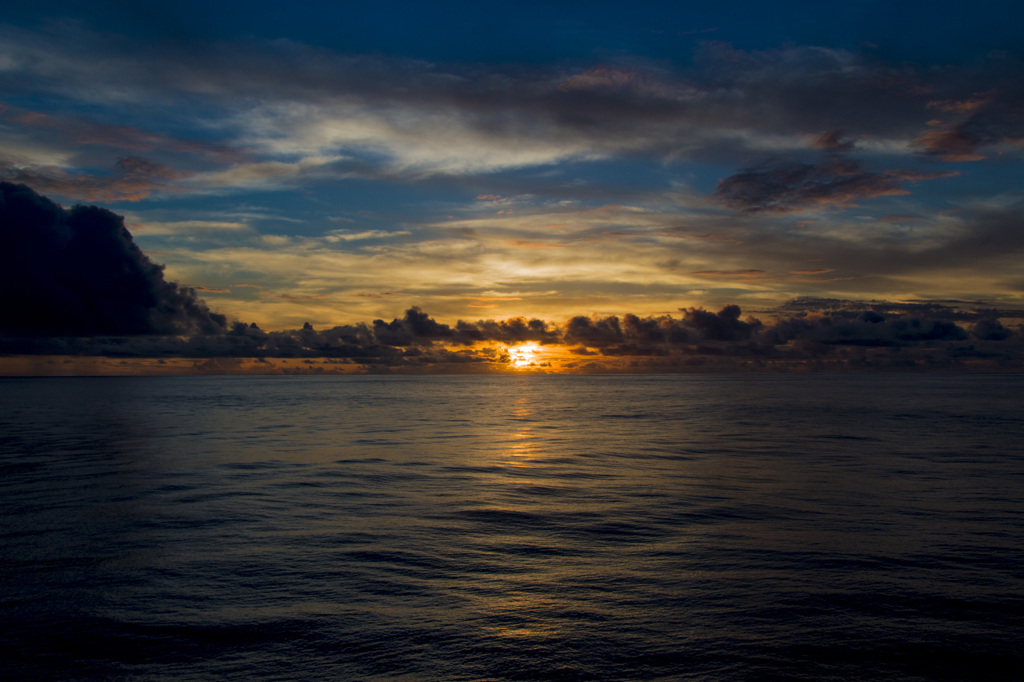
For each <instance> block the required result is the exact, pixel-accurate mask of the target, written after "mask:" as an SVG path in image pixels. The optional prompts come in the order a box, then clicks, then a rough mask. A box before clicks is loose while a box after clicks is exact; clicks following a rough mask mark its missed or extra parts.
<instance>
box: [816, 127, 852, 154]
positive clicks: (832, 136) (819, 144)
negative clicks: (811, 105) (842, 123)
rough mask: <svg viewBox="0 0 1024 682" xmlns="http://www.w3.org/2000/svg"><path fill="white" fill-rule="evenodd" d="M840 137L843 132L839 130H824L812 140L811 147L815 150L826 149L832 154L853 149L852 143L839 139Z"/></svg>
mask: <svg viewBox="0 0 1024 682" xmlns="http://www.w3.org/2000/svg"><path fill="white" fill-rule="evenodd" d="M842 136H843V131H841V130H826V131H825V132H823V133H822V134H821V135H818V136H817V137H816V138H814V140H813V141H812V142H811V146H812V147H814V148H815V149H827V150H829V151H833V152H848V151H850V150H851V149H853V142H850V141H848V140H843V139H841V138H842Z"/></svg>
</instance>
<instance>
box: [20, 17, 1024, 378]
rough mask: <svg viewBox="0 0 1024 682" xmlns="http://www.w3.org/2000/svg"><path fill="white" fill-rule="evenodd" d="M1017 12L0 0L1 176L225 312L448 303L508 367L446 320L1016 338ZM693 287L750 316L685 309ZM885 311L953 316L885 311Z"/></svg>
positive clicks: (438, 310) (356, 318)
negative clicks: (814, 320) (98, 222)
mask: <svg viewBox="0 0 1024 682" xmlns="http://www.w3.org/2000/svg"><path fill="white" fill-rule="evenodd" d="M1022 19H1024V8H1022V6H1020V5H1019V4H1017V3H1012V2H971V3H965V2H927V3H925V2H899V3H893V2H891V1H886V2H881V1H879V2H876V1H864V2H849V3H843V4H841V5H840V4H835V3H820V2H781V3H764V2H758V3H746V2H735V3H730V2H726V3H706V4H699V5H698V4H696V3H677V4H676V5H675V6H671V7H669V6H664V5H663V3H643V2H631V3H595V2H587V3H582V2H565V3H555V4H554V5H553V6H549V5H548V4H547V3H516V4H514V5H495V4H493V3H399V2H392V3H388V2H382V3H376V4H371V3H333V2H332V3H328V2H323V3H312V2H300V3H291V4H284V5H282V4H281V3H265V4H261V3H258V2H246V3H237V2H205V3H198V2H175V3H158V4H155V5H152V6H143V5H142V4H138V5H136V4H132V5H130V6H126V3H119V2H110V3H104V2H64V3H47V2H42V3H36V4H33V5H32V6H31V8H29V6H28V5H24V6H23V7H22V8H20V9H18V8H13V9H10V8H9V9H5V11H4V13H3V16H2V17H0V22H2V23H0V181H5V182H8V183H13V184H19V185H26V186H28V187H29V188H31V189H32V190H33V191H34V192H36V193H38V194H39V195H42V196H45V197H48V198H49V199H51V200H52V201H54V202H57V203H58V204H60V205H61V206H63V207H64V208H67V209H70V208H71V207H72V206H74V205H76V204H88V205H95V206H100V207H103V208H106V209H109V210H110V211H113V212H114V213H116V214H117V215H120V216H123V217H124V224H125V226H126V227H127V229H128V230H129V232H130V233H131V235H132V237H133V238H134V243H135V244H136V245H138V247H139V248H140V249H141V250H142V251H143V252H144V253H145V254H146V256H148V258H149V259H150V260H151V261H152V262H153V263H158V264H163V265H165V266H166V268H165V270H164V273H163V275H164V277H165V279H166V280H167V281H168V282H174V283H177V284H178V285H180V286H181V287H188V288H192V289H194V290H195V292H196V294H197V295H198V297H200V298H201V299H203V300H204V301H205V303H206V305H207V306H208V308H209V310H210V311H213V312H215V313H218V314H222V315H224V316H225V318H226V320H227V321H228V327H230V325H231V324H232V323H233V322H234V321H242V322H244V323H246V324H250V323H255V324H256V325H257V326H258V327H259V329H260V330H262V331H263V332H270V331H285V330H296V332H297V330H300V329H301V328H302V327H303V325H304V324H305V323H309V325H310V326H311V327H312V328H313V329H314V330H317V331H319V330H324V329H330V328H334V327H337V326H339V325H359V324H361V323H362V324H364V325H368V326H366V327H365V328H367V329H371V330H372V329H375V328H374V327H373V322H372V321H373V320H382V321H391V320H396V322H400V321H402V320H403V319H404V320H405V321H406V327H407V328H409V325H413V326H415V323H414V320H413V321H410V320H412V318H410V317H409V314H408V313H407V312H406V311H409V310H410V309H412V308H413V307H416V308H417V309H418V310H420V311H422V312H423V314H424V316H429V317H426V318H425V319H429V321H430V323H431V324H438V325H444V326H445V327H447V328H448V329H449V331H451V334H448V333H447V332H445V333H439V334H437V335H436V336H435V337H430V338H434V339H440V340H443V341H444V342H445V343H446V344H448V343H451V342H456V343H457V344H462V347H463V351H460V352H466V353H469V352H477V351H480V352H484V353H498V354H499V355H500V356H501V362H503V363H510V364H512V365H515V364H516V363H515V358H514V357H512V358H510V357H509V356H508V349H509V347H511V346H510V344H509V343H505V342H507V341H508V340H509V338H511V337H508V338H506V337H501V335H498V334H488V333H484V332H480V334H478V335H477V336H475V337H474V336H473V334H470V333H469V332H466V331H465V330H463V332H460V333H461V334H462V336H459V333H456V331H454V330H457V323H458V321H460V320H462V321H464V322H465V323H466V324H471V325H477V326H476V327H474V328H476V329H483V323H480V324H477V323H478V322H479V321H485V322H487V323H491V324H496V325H500V324H503V323H505V324H508V321H509V320H513V319H515V318H519V317H522V318H525V320H526V321H529V320H530V319H533V318H537V319H538V320H541V321H544V322H545V323H550V325H551V334H553V336H550V338H545V337H544V335H543V334H534V335H533V336H532V337H531V338H535V339H536V342H537V343H538V344H540V345H542V346H543V345H546V344H548V343H555V342H558V343H559V344H561V345H563V346H564V347H565V348H566V349H569V348H574V349H576V356H577V357H589V356H590V355H594V356H595V357H596V356H599V355H601V354H602V353H603V354H604V355H605V356H606V357H611V356H612V355H615V353H610V352H607V349H608V348H610V347H611V345H609V344H612V342H611V341H608V342H607V343H606V344H604V345H602V343H601V342H600V341H601V338H604V337H601V338H599V336H600V335H599V334H598V333H597V332H594V333H593V334H595V335H591V336H587V334H590V332H582V331H580V330H579V329H577V330H576V331H575V332H573V331H572V330H570V329H569V327H568V326H566V325H567V324H568V322H569V321H570V320H572V319H573V318H579V317H585V318H588V319H589V320H591V321H594V323H595V324H596V323H597V322H599V321H601V320H606V319H608V318H610V317H613V316H614V317H615V319H617V320H620V321H622V326H620V330H619V331H620V333H619V335H618V336H617V337H616V338H615V339H614V341H615V342H616V343H618V346H616V348H618V349H619V351H618V355H616V357H622V355H623V354H624V353H626V350H624V349H625V345H624V344H627V343H632V344H633V346H632V347H633V348H634V349H635V348H636V347H637V344H638V343H639V341H638V339H640V338H641V337H644V333H641V332H639V331H636V330H634V332H635V333H632V334H633V335H632V336H630V334H629V333H627V332H626V331H623V330H624V329H625V327H626V326H627V325H626V323H625V317H624V316H626V315H632V316H636V318H635V319H636V320H638V322H642V321H644V320H660V322H659V323H658V324H660V327H659V328H660V329H661V330H662V332H663V333H664V334H667V335H668V336H663V337H658V338H659V343H661V342H664V343H667V344H670V343H672V339H671V338H669V337H670V336H671V334H672V333H674V332H672V331H671V329H673V328H674V327H673V324H674V323H675V322H679V324H680V325H681V327H680V329H683V327H685V329H683V331H682V332H680V334H683V332H686V330H689V331H688V332H687V333H689V335H690V336H689V337H688V338H687V339H686V343H688V344H689V345H690V346H691V350H692V347H694V346H695V344H697V343H698V342H701V341H706V342H732V341H742V342H744V343H747V342H749V341H751V339H754V340H758V342H759V343H762V344H763V343H768V341H766V340H765V338H762V337H763V332H764V331H765V330H766V329H769V328H774V327H772V325H774V324H775V323H774V322H772V320H777V319H782V318H784V317H785V316H786V315H791V314H799V315H808V314H819V315H820V314H821V310H822V309H829V310H832V311H833V313H834V312H835V311H836V310H846V311H847V317H848V318H850V319H851V320H854V321H855V322H858V321H859V322H858V324H865V325H866V324H873V325H874V326H873V327H871V329H872V330H875V331H874V332H872V333H873V334H874V336H872V335H871V334H868V336H864V334H866V333H867V332H863V330H860V331H856V330H855V333H854V336H855V337H856V339H858V340H857V341H856V343H853V344H847V345H850V346H855V347H857V348H860V349H861V351H859V352H862V351H863V349H864V348H866V347H869V346H871V345H872V343H875V342H877V343H875V346H874V347H876V348H881V347H886V348H890V349H891V348H892V345H891V344H889V341H892V340H893V339H897V341H899V339H902V341H899V343H904V345H905V344H906V343H910V342H915V343H916V342H920V341H922V340H926V341H929V342H932V341H934V342H940V341H949V342H951V343H952V342H956V343H957V344H958V345H957V348H960V349H963V348H966V347H967V346H972V348H973V349H974V350H975V351H979V349H980V348H981V346H982V345H984V344H985V343H997V342H998V343H1002V344H1003V345H1004V346H1006V344H1010V343H1011V342H1014V347H1013V349H1012V350H1008V351H1006V352H1004V354H1003V356H1001V357H1002V358H1003V360H1006V359H1007V358H1008V359H1009V360H1014V359H1016V362H1017V364H1019V363H1020V359H1019V355H1018V352H1019V351H1018V349H1019V341H1020V339H1019V331H1016V329H1017V327H1016V325H1018V324H1019V322H1020V316H1021V315H1020V310H1021V309H1024V268H1022V263H1024V258H1022V257H1024V219H1022V211H1021V209H1022V203H1024V201H1022V200H1024V183H1022V180H1024V78H1022V76H1021V74H1024V39H1022V38H1021V36H1022V35H1024V21H1022ZM26 248H27V247H26ZM32 248H35V247H32ZM13 253H14V251H12V250H10V249H9V250H8V253H7V254H6V255H5V257H7V258H15V256H12V254H13ZM33 253H34V252H33ZM17 258H18V261H19V262H24V258H23V257H22V256H17ZM65 270H66V268H65ZM12 278H13V276H12ZM7 286H8V290H7V293H6V294H5V296H14V294H11V293H10V292H11V291H13V289H11V287H13V286H14V285H13V284H10V283H8V285H7ZM19 286H20V285H19ZM38 289H39V286H37V285H34V286H33V287H28V288H25V289H24V290H22V289H19V290H18V291H19V292H21V293H18V294H17V296H18V300H19V301H21V303H18V304H17V305H24V306H26V308H27V307H28V306H29V305H30V303H31V301H29V302H25V301H26V296H28V297H29V298H31V296H33V295H35V294H34V293H32V294H26V293H25V292H26V291H29V290H31V291H33V292H34V291H36V290H38ZM182 291H185V290H184V289H182ZM11 300H13V299H11ZM6 305H7V307H8V308H11V306H14V305H15V304H13V303H10V302H7V304H6ZM731 306H737V307H738V308H739V311H741V312H739V311H737V312H736V313H735V314H734V313H733V312H732V311H734V310H735V309H734V308H732V307H731ZM915 306H916V307H915ZM695 309H703V310H704V311H709V314H714V315H715V316H716V317H715V320H713V321H712V322H713V325H719V327H721V325H723V324H724V325H725V326H726V327H728V326H729V325H730V324H732V325H733V327H729V328H730V329H732V328H735V329H739V327H738V326H736V325H742V324H753V322H754V321H757V322H759V323H760V324H761V325H762V326H761V327H760V328H758V327H756V326H754V327H750V328H748V329H747V330H745V331H737V332H736V333H735V334H733V333H732V332H729V333H719V332H715V333H711V332H708V331H707V329H710V327H707V325H705V326H701V325H702V324H703V323H702V322H700V320H699V319H698V318H697V317H694V316H693V315H694V313H693V312H691V313H690V314H689V315H690V317H689V318H686V319H688V320H689V322H687V323H686V324H685V325H683V324H682V322H681V320H683V319H684V318H685V316H686V315H687V312H686V311H693V310H695ZM868 309H871V310H874V311H876V314H880V315H881V316H882V317H883V318H884V320H882V321H874V322H872V321H871V320H866V319H865V318H864V313H865V311H866V310H868ZM979 310H982V311H985V312H983V313H979V312H977V311H979ZM937 311H938V312H937ZM924 313H928V314H927V315H925V314H924ZM749 316H753V317H749ZM857 316H859V317H857ZM908 316H910V317H908ZM915 316H916V317H915ZM897 317H899V318H901V319H902V318H906V319H910V318H911V317H912V318H913V319H920V320H921V322H920V324H925V325H926V326H927V325H929V324H930V325H933V326H934V324H935V323H936V320H940V319H941V320H947V321H950V323H951V324H954V325H957V326H958V329H962V330H963V334H960V333H959V332H957V333H952V332H951V333H950V334H945V333H944V332H941V331H927V330H932V329H933V327H927V330H926V331H925V332H920V333H918V336H916V337H915V336H907V335H906V334H904V335H903V337H899V334H900V333H903V332H899V333H897V331H894V330H892V329H887V330H886V332H885V333H881V332H877V330H879V329H882V327H880V326H879V325H880V324H881V325H891V324H893V323H894V320H895V319H896V318H897ZM668 318H671V320H672V321H674V322H668V321H666V320H667V319H668ZM753 318H756V320H753ZM855 318H856V319H855ZM631 319H633V318H631ZM709 319H710V318H709ZM744 320H747V322H744ZM5 324H6V325H7V328H6V329H0V332H7V333H8V334H10V335H11V336H12V337H15V336H16V337H17V338H19V339H22V340H24V339H25V338H26V336H31V337H32V338H40V337H47V338H49V337H50V336H51V333H52V336H53V337H54V338H56V337H58V336H60V337H68V336H82V335H87V332H88V329H85V328H84V327H82V328H77V327H73V326H68V325H65V326H64V327H60V326H59V325H58V326H52V327H45V328H44V327H39V326H36V327H32V326H31V325H28V326H25V325H22V326H19V324H18V323H16V322H11V321H10V320H8V321H7V322H6V323H5ZM578 324H580V323H578ZM709 324H711V323H709ZM979 324H983V325H988V326H982V327H978V325H979ZM993 324H995V325H998V327H992V325H993ZM713 325H712V326H713ZM634 326H635V325H634ZM719 327H715V329H719ZM866 328H867V327H865V329H866ZM154 329H155V328H154ZM637 329H639V328H637ZM992 329H995V331H991V330H992ZM48 330H49V331H48ZM76 330H78V331H76ZM83 330H84V331H83ZM97 330H98V331H100V332H104V333H106V334H108V335H110V334H118V333H121V332H123V333H125V334H134V333H136V332H137V331H138V330H137V329H136V330H132V329H127V328H125V329H120V328H117V327H111V328H109V329H108V328H102V329H101V328H97ZM666 330H668V331H666ZM150 331H153V330H150ZM188 331H191V332H196V331H201V329H198V328H192V327H190V328H189V330H188ZM236 331H238V330H236ZM58 332H59V333H58ZM876 332H877V333H876ZM1004 332H1005V333H1004ZM417 333H418V332H417ZM794 333H795V332H794ZM374 334H375V335H374V336H373V338H372V339H371V342H372V344H373V345H376V346H380V345H382V344H383V345H388V344H389V343H390V342H387V341H386V339H384V337H382V336H380V335H376V332H374ZM730 334H733V335H732V336H730ZM758 334H761V336H758ZM815 334H816V335H815V337H814V338H815V340H816V342H821V343H830V344H832V345H833V346H835V345H837V344H839V345H842V344H841V343H840V341H837V340H835V339H833V340H831V341H828V340H825V341H823V340H822V337H821V336H820V335H819V334H817V332H815ZM683 335H684V336H685V334H683ZM929 335H930V336H929ZM506 336H507V335H506ZM520 336H522V338H524V339H525V338H526V337H527V336H530V335H529V334H526V335H520ZM798 336H799V334H798ZM427 337H429V334H428V335H427ZM427 337H425V338H427ZM499 337H500V338H499ZM556 337H557V338H556ZM627 337H628V338H627ZM954 337H956V338H954ZM353 338H354V337H353ZM644 338H649V335H648V337H644ZM673 338H676V337H673ZM681 338H682V337H681V336H679V337H678V339H681ZM795 338H796V337H795V336H794V337H787V339H795ZM837 338H838V337H837ZM843 338H846V337H843ZM865 339H868V340H867V341H865ZM364 341H366V339H365V338H364V339H362V341H360V342H359V343H363V342H364ZM477 341H480V342H490V341H503V343H504V345H501V346H500V347H499V346H492V347H488V348H486V349H484V350H481V349H482V348H483V347H482V346H478V345H474V344H476V342H477ZM590 341H593V343H590ZM352 343H353V344H355V343H356V342H355V341H353V342H352ZM771 343H773V344H774V345H773V348H776V347H778V346H780V344H782V345H784V344H785V343H788V341H779V339H778V338H775V340H774V341H772V342H771ZM894 343H895V342H894ZM350 345H351V344H350ZM356 345H358V344H356ZM897 345H899V344H897ZM392 347H395V348H401V349H405V350H403V351H402V352H403V353H404V352H406V351H407V350H408V345H402V344H401V343H395V344H392ZM1006 347H1007V348H1009V346H1006ZM40 348H42V350H40ZM515 348H517V347H513V350H515ZM645 348H646V347H645ZM55 349H56V350H55ZM648 350H649V349H648ZM946 350H948V349H946ZM264 351H266V348H263V347H261V350H260V353H263V354H266V355H271V356H272V355H274V353H272V352H270V353H265V352H264ZM3 352H4V353H5V354H7V355H20V354H23V353H30V354H33V353H34V354H50V355H60V354H61V352H59V349H58V348H57V346H53V345H50V346H46V344H45V343H44V344H43V346H39V345H38V344H37V345H35V346H33V345H32V344H31V343H29V342H27V341H19V342H18V343H14V344H13V345H12V344H10V343H9V344H8V345H7V346H6V347H5V348H4V350H3ZM67 352H69V353H72V354H79V355H80V354H82V353H83V352H84V351H82V350H81V348H79V349H78V350H73V349H72V350H69V351H67ZM515 352H518V353H522V352H525V351H521V350H515ZM566 352H568V351H566ZM979 352H980V351H979ZM984 352H985V353H988V352H989V351H987V350H986V351H984ZM993 352H995V351H993ZM1000 352H1002V351H1000ZM104 353H105V354H106V355H110V353H109V352H104ZM161 353H162V354H164V355H167V354H169V352H167V351H161ZM218 354H219V355H223V354H224V353H223V352H220V351H218V352H215V353H212V355H218ZM309 354H310V353H303V354H302V355H309ZM314 354H315V353H314ZM502 354H504V355H502ZM192 355H195V354H194V353H192ZM200 355H202V354H200ZM513 355H515V353H513ZM947 355H948V354H947ZM636 356H637V357H650V356H651V354H650V353H646V354H645V353H642V352H638V353H637V355H636ZM348 357H350V356H348ZM474 357H476V356H474ZM479 357H485V356H479ZM486 357H488V358H491V359H494V358H497V357H498V356H494V355H491V356H486ZM979 357H980V356H979ZM520 360H521V361H520V363H519V364H528V362H529V359H528V358H527V359H526V360H523V359H522V358H520Z"/></svg>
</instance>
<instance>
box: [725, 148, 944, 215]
mask: <svg viewBox="0 0 1024 682" xmlns="http://www.w3.org/2000/svg"><path fill="white" fill-rule="evenodd" d="M955 175H956V173H951V172H933V173H921V172H917V171H905V170H887V171H883V172H881V173H874V172H869V171H865V170H863V169H862V168H861V167H860V165H859V164H857V163H856V162H853V161H845V160H841V159H838V158H832V159H828V160H827V161H824V162H822V163H819V164H807V163H798V162H793V161H789V162H787V161H777V162H773V163H768V164H764V165H761V166H757V167H753V168H748V169H745V170H743V171H741V172H739V173H737V174H735V175H732V176H730V177H728V178H725V179H724V180H722V181H721V182H719V183H718V187H717V188H716V190H715V194H714V197H715V198H716V199H718V200H719V201H720V202H722V203H723V204H725V205H726V206H728V207H729V208H731V209H734V210H737V211H742V212H744V213H755V214H756V213H788V212H791V211H802V210H806V209H809V208H822V207H829V206H831V207H848V206H853V205H855V204H856V203H857V202H858V201H860V200H863V199H871V198H874V197H881V196H893V195H902V194H909V192H908V191H907V189H906V188H905V187H904V184H905V183H907V182H919V181H922V180H933V179H936V178H948V177H953V176H955Z"/></svg>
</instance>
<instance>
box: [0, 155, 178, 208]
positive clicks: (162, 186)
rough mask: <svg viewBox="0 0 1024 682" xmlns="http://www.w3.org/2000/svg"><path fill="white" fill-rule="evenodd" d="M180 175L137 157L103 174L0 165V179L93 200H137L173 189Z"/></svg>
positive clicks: (126, 160) (122, 159)
mask: <svg viewBox="0 0 1024 682" xmlns="http://www.w3.org/2000/svg"><path fill="white" fill-rule="evenodd" d="M182 177H183V174H182V173H180V172H178V171H176V170H174V169H173V168H171V167H170V166H167V165H164V164H162V163H158V162H156V161H153V160H151V159H144V158H142V157H139V156H126V157H122V158H120V159H118V160H117V162H116V163H115V164H114V167H113V168H112V169H111V170H110V171H109V172H107V173H103V174H89V173H69V172H67V171H65V170H63V169H61V168H56V167H19V166H14V165H10V164H6V165H0V179H3V180H6V181H9V182H11V183H17V184H28V185H31V186H32V187H34V188H36V189H38V190H39V191H41V192H46V193H49V194H56V195H59V196H62V197H68V198H70V199H82V200H85V201H96V202H121V201H140V200H142V199H145V198H146V197H148V196H150V195H151V194H153V193H154V192H159V191H162V190H163V191H173V190H174V188H175V187H174V185H175V183H176V181H177V180H179V179H181V178H182Z"/></svg>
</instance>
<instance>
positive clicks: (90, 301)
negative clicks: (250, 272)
mask: <svg viewBox="0 0 1024 682" xmlns="http://www.w3.org/2000/svg"><path fill="white" fill-rule="evenodd" d="M128 166H129V168H130V169H131V168H137V166H135V165H133V164H128ZM0 259H2V265H0V310H2V311H3V313H2V315H0V331H2V332H3V333H6V334H17V335H28V334H39V335H65V336H79V335H83V336H84V335H96V334H196V333H207V334H209V333H218V332H221V331H223V329H224V326H225V319H224V317H223V316H221V315H217V314H215V313H211V312H210V311H209V310H208V309H207V307H206V305H205V304H204V303H203V302H202V301H201V300H200V299H198V298H197V297H196V295H195V292H194V291H193V290H192V289H189V288H186V287H179V286H177V285H176V284H173V283H171V282H167V281H165V280H164V276H163V270H162V268H161V267H160V266H158V265H155V264H154V263H153V262H151V261H150V260H149V258H148V257H146V255H145V254H143V253H142V251H140V250H139V248H138V247H137V246H136V245H135V243H134V241H133V240H132V236H131V234H129V232H128V230H126V229H125V228H124V221H123V219H122V218H121V217H120V216H117V215H115V214H113V213H111V212H110V211H107V210H104V209H101V208H97V207H94V206H76V207H74V208H72V209H71V210H65V209H63V208H61V207H60V206H58V205H56V204H54V203H53V202H51V201H50V200H48V199H46V198H44V197H41V196H39V195H38V194H36V193H35V192H34V191H32V190H31V189H29V188H28V187H26V186H24V185H14V184H10V183H6V182H4V183H0Z"/></svg>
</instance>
